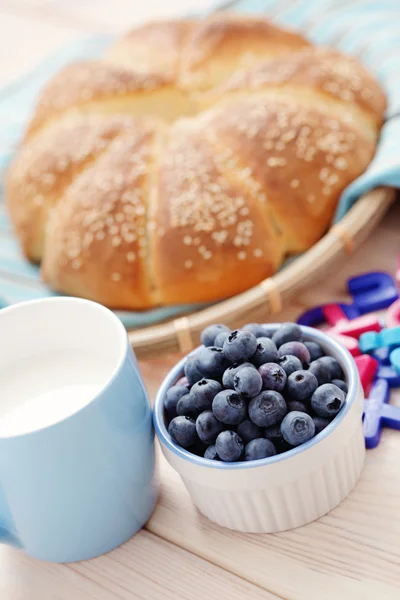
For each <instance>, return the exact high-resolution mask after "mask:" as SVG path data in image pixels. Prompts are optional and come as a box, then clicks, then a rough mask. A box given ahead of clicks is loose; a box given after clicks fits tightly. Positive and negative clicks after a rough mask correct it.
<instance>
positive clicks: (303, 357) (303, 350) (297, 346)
mask: <svg viewBox="0 0 400 600" xmlns="http://www.w3.org/2000/svg"><path fill="white" fill-rule="evenodd" d="M278 352H279V356H285V354H290V355H291V356H297V358H298V359H299V360H300V361H301V362H302V364H303V365H308V363H309V362H310V353H309V351H308V348H307V346H305V345H304V344H303V343H302V342H286V343H285V344H282V346H280V348H279V350H278Z"/></svg>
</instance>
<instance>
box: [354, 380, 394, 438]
mask: <svg viewBox="0 0 400 600" xmlns="http://www.w3.org/2000/svg"><path fill="white" fill-rule="evenodd" d="M389 399H390V390H389V384H388V382H387V381H386V380H385V379H376V381H375V383H374V384H373V386H372V388H371V391H370V394H369V398H368V399H366V400H365V403H364V422H363V427H364V437H365V445H366V447H367V448H376V446H377V445H378V444H379V442H380V439H381V432H382V429H383V427H389V428H390V429H400V407H398V406H392V405H390V404H389Z"/></svg>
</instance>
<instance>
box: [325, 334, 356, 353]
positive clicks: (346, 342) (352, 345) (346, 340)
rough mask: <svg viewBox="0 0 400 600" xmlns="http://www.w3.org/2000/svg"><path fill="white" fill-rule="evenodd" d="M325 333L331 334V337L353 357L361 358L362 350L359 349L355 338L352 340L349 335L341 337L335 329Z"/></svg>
mask: <svg viewBox="0 0 400 600" xmlns="http://www.w3.org/2000/svg"><path fill="white" fill-rule="evenodd" d="M325 333H329V335H330V336H331V337H333V338H334V339H335V340H336V341H338V342H339V344H341V345H342V346H344V347H345V348H346V349H347V350H348V351H349V352H350V354H351V355H352V356H359V355H360V354H361V350H360V348H359V347H358V343H357V340H356V339H355V338H352V337H350V336H348V335H340V334H339V333H335V331H334V329H330V330H329V331H327V332H325Z"/></svg>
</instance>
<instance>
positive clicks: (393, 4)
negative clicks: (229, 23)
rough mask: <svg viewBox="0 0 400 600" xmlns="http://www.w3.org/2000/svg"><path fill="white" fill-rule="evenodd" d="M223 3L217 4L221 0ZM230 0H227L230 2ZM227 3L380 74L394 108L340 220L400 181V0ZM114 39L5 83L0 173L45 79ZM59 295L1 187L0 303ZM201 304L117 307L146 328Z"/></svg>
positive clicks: (80, 47)
mask: <svg viewBox="0 0 400 600" xmlns="http://www.w3.org/2000/svg"><path fill="white" fill-rule="evenodd" d="M218 4H220V3H217V5H218ZM225 4H226V3H225ZM228 4H229V8H231V9H235V10H237V11H239V12H246V13H264V14H266V15H267V16H269V17H271V18H272V19H273V20H274V21H276V22H278V23H281V24H282V25H288V26H290V27H293V28H296V29H298V30H300V31H303V32H304V34H305V35H306V36H307V37H308V38H309V39H311V40H312V41H314V42H315V43H318V44H324V45H331V46H335V47H337V48H339V49H340V50H343V51H345V52H348V53H350V54H354V55H356V56H358V57H359V59H360V60H361V61H362V62H364V64H366V66H367V67H368V68H369V69H370V70H371V71H372V72H373V73H374V74H375V76H376V77H377V78H378V79H379V80H380V81H381V83H382V84H383V86H384V88H385V89H386V91H387V94H388V98H389V107H388V110H387V118H386V122H385V125H384V127H383V130H382V134H381V139H380V143H379V146H378V150H377V153H376V155H375V157H374V159H373V161H372V163H371V164H370V166H369V168H368V169H367V171H366V172H365V173H364V174H363V175H362V176H361V177H359V178H358V179H357V180H355V181H354V182H353V183H352V184H351V185H350V186H348V188H347V189H346V190H345V191H344V192H343V194H342V197H341V199H340V202H339V206H338V209H337V213H336V217H335V218H336V220H339V219H341V218H342V217H343V215H345V214H346V212H347V211H348V210H349V209H350V207H351V206H352V205H353V204H354V202H355V201H356V200H357V198H358V197H359V196H360V195H361V194H363V193H364V192H366V191H368V190H370V189H373V188H374V187H376V186H378V185H388V186H392V187H400V153H399V151H398V150H397V147H398V140H399V139H400V69H399V68H398V65H399V64H400V4H399V3H398V0H379V1H378V0H363V1H362V2H360V1H357V0H355V1H354V2H353V3H351V2H349V1H346V0H237V1H236V2H230V3H228ZM111 41H112V38H110V37H107V36H97V37H91V38H88V39H83V40H81V41H80V42H74V44H73V45H71V46H68V47H66V48H64V49H62V50H61V51H59V52H57V53H56V54H54V55H53V56H52V57H50V58H49V59H48V60H46V61H45V62H43V63H42V64H41V65H40V66H39V67H37V68H36V69H35V70H34V71H32V72H31V73H29V74H27V75H26V76H25V77H23V78H22V79H20V80H19V81H17V82H15V83H13V84H11V85H8V86H6V87H4V88H3V89H0V131H1V134H0V172H1V171H3V170H4V168H5V167H6V166H7V164H8V162H9V160H10V159H11V157H12V154H13V152H14V149H15V146H16V144H17V143H18V140H19V139H20V137H21V135H22V132H23V130H24V128H25V126H26V123H27V121H28V119H29V116H30V114H31V112H32V106H33V103H34V102H35V100H36V98H37V96H38V94H39V92H40V90H41V88H42V86H43V85H44V83H46V81H47V80H48V79H49V78H50V77H51V76H52V75H53V74H54V73H56V72H57V71H58V70H59V69H60V68H61V67H63V66H64V65H66V64H68V63H70V62H72V61H73V60H76V59H81V58H96V57H98V56H100V55H101V54H103V53H104V51H105V49H106V47H107V46H108V45H109V44H110V42H111ZM51 295H54V292H52V291H51V290H50V289H49V288H48V287H47V286H46V285H45V284H44V283H43V282H41V281H40V278H39V273H38V268H37V267H36V266H34V265H31V264H29V263H27V262H26V260H25V259H24V258H23V256H22V255H21V252H20V250H19V247H18V244H17V242H16V240H15V238H14V236H13V234H12V231H11V228H10V225H9V222H8V219H7V216H6V213H5V210H4V206H3V204H2V190H1V188H0V308H1V307H2V306H5V305H7V304H13V303H15V302H20V301H23V300H28V299H31V298H39V297H44V296H51ZM202 306H204V305H181V306H173V307H165V308H164V307H163V308H157V309H154V310H150V311H137V312H135V311H118V312H117V313H116V314H118V316H119V317H120V318H121V320H122V322H123V323H124V325H125V326H126V327H128V328H131V327H143V326H146V325H150V324H152V323H157V322H159V321H161V320H164V319H166V318H171V317H173V316H176V315H178V314H181V313H183V312H185V311H188V310H196V309H197V308H200V307H202Z"/></svg>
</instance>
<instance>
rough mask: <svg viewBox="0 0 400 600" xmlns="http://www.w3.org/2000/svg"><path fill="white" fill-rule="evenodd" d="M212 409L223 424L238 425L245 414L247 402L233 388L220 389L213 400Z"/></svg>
mask: <svg viewBox="0 0 400 600" xmlns="http://www.w3.org/2000/svg"><path fill="white" fill-rule="evenodd" d="M212 411H213V413H214V415H215V416H216V417H217V419H218V421H221V423H224V424H225V425H238V424H239V423H240V422H241V421H243V419H245V418H246V416H247V403H246V401H245V400H244V399H243V398H242V397H241V396H239V394H237V393H236V392H235V391H234V390H222V392H219V394H217V395H216V396H215V398H214V400H213V403H212Z"/></svg>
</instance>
